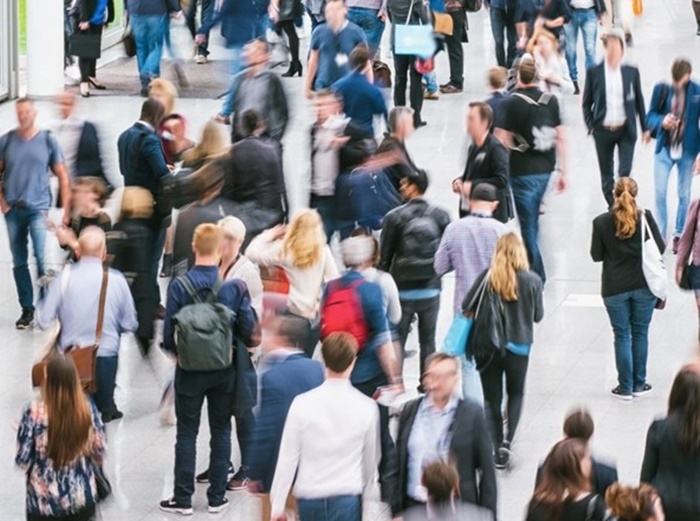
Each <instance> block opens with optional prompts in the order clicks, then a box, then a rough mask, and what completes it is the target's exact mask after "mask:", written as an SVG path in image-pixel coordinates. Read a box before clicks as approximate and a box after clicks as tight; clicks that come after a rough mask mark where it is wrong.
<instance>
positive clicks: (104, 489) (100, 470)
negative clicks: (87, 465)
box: [95, 465, 112, 501]
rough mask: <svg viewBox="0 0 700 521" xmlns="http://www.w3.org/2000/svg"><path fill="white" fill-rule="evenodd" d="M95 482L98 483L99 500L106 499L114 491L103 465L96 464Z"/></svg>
mask: <svg viewBox="0 0 700 521" xmlns="http://www.w3.org/2000/svg"><path fill="white" fill-rule="evenodd" d="M95 483H96V484H97V501H104V500H105V499H107V498H108V497H109V496H110V494H111V493H112V484H111V483H110V482H109V480H108V479H107V475H106V474H105V469H104V467H102V465H95Z"/></svg>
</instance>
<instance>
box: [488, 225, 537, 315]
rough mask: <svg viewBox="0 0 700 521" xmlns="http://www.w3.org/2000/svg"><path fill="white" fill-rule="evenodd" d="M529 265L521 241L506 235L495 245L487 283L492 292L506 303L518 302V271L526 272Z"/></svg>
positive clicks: (510, 234) (513, 236)
mask: <svg viewBox="0 0 700 521" xmlns="http://www.w3.org/2000/svg"><path fill="white" fill-rule="evenodd" d="M529 269H530V263H529V262H528V260H527V250H525V245H524V244H523V240H522V239H521V238H520V236H519V235H516V234H515V233H513V232H510V233H506V234H505V235H503V236H502V237H501V238H500V239H498V242H497V243H496V253H495V254H494V256H493V261H491V274H490V276H489V283H490V284H491V287H492V288H493V290H494V291H495V292H496V293H498V294H499V295H500V296H501V298H502V299H503V300H505V301H507V302H512V301H515V300H518V277H517V273H518V271H527V270H529Z"/></svg>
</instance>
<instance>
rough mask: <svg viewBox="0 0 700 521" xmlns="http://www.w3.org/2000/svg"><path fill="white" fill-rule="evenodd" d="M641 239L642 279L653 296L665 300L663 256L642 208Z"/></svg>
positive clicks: (666, 286) (665, 280)
mask: <svg viewBox="0 0 700 521" xmlns="http://www.w3.org/2000/svg"><path fill="white" fill-rule="evenodd" d="M639 220H640V226H641V231H640V235H641V237H642V238H641V241H642V271H643V272H644V279H645V280H646V282H647V286H649V291H651V292H652V293H653V294H654V296H655V297H656V298H657V299H659V300H660V301H665V300H666V296H667V293H668V276H667V274H666V265H665V264H664V257H663V255H662V254H661V252H660V251H659V247H658V246H657V245H656V241H655V240H654V236H653V235H652V233H651V230H650V228H649V223H648V222H647V216H646V212H645V211H644V210H642V214H641V216H640V219H639Z"/></svg>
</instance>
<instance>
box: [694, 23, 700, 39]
mask: <svg viewBox="0 0 700 521" xmlns="http://www.w3.org/2000/svg"><path fill="white" fill-rule="evenodd" d="M695 34H696V35H698V36H700V22H698V30H697V32H696V33H695Z"/></svg>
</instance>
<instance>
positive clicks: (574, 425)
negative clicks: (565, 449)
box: [564, 408, 595, 442]
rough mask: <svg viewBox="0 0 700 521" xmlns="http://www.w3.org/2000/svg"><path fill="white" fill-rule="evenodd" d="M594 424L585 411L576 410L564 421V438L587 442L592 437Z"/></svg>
mask: <svg viewBox="0 0 700 521" xmlns="http://www.w3.org/2000/svg"><path fill="white" fill-rule="evenodd" d="M594 430H595V424H594V423H593V418H591V415H590V413H589V412H588V411H587V410H586V409H583V408H581V409H576V410H575V411H572V412H570V413H569V415H568V416H567V417H566V419H565V420H564V436H566V437H567V438H575V439H577V440H582V441H585V442H588V440H590V439H591V437H592V436H593V431H594Z"/></svg>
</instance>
